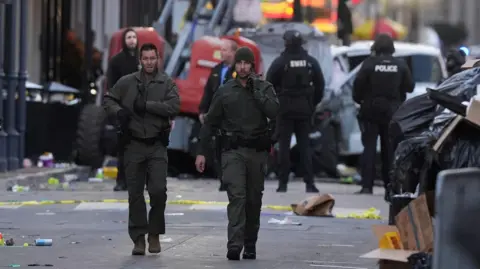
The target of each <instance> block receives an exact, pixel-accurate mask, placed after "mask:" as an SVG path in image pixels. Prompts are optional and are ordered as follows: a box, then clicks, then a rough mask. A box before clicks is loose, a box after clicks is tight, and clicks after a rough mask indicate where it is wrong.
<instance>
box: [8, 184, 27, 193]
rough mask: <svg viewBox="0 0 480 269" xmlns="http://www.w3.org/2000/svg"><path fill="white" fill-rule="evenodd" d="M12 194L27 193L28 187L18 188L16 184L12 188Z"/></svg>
mask: <svg viewBox="0 0 480 269" xmlns="http://www.w3.org/2000/svg"><path fill="white" fill-rule="evenodd" d="M11 191H12V192H28V191H30V187H29V186H20V185H18V184H15V185H13V186H12V189H11Z"/></svg>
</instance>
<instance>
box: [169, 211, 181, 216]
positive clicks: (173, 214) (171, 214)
mask: <svg viewBox="0 0 480 269" xmlns="http://www.w3.org/2000/svg"><path fill="white" fill-rule="evenodd" d="M183 215H185V214H184V213H181V212H180V213H165V216H183Z"/></svg>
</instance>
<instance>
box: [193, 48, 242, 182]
mask: <svg viewBox="0 0 480 269" xmlns="http://www.w3.org/2000/svg"><path fill="white" fill-rule="evenodd" d="M235 51H237V43H236V42H235V41H233V40H225V41H223V44H222V50H221V51H220V52H221V55H222V59H223V61H222V62H221V63H219V64H217V65H216V66H215V67H214V68H213V69H212V72H211V73H210V76H209V77H208V80H207V84H206V85H205V89H204V92H203V96H202V100H201V102H200V106H199V111H200V115H199V119H200V122H201V123H202V124H203V122H204V117H205V114H206V113H207V111H208V109H209V108H210V104H211V102H212V98H213V94H214V93H215V91H216V90H217V89H218V87H220V86H221V85H223V84H224V83H225V82H227V81H228V80H230V79H231V78H232V73H233V68H232V65H233V61H234V58H235ZM218 142H219V141H218V139H216V140H215V146H214V148H215V158H214V159H215V168H216V173H217V176H218V179H220V188H219V189H218V190H219V191H225V190H226V189H225V185H224V184H223V183H222V168H221V164H220V158H221V150H220V149H219V148H218V147H219V145H218Z"/></svg>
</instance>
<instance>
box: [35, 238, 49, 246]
mask: <svg viewBox="0 0 480 269" xmlns="http://www.w3.org/2000/svg"><path fill="white" fill-rule="evenodd" d="M51 245H53V240H52V239H36V240H35V246H38V247H48V246H51Z"/></svg>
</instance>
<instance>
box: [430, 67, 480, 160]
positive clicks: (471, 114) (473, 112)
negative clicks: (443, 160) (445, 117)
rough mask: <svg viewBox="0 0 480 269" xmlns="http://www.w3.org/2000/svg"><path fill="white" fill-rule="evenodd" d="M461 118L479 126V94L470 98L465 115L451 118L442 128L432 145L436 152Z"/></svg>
mask: <svg viewBox="0 0 480 269" xmlns="http://www.w3.org/2000/svg"><path fill="white" fill-rule="evenodd" d="M479 61H480V60H479ZM463 119H466V120H468V121H469V122H471V123H473V124H475V125H477V126H479V127H480V96H478V95H477V96H475V97H474V98H472V99H471V100H470V104H469V105H468V107H467V115H466V116H465V117H462V116H460V115H458V116H456V117H455V118H454V119H453V120H452V122H450V123H449V124H448V125H447V127H446V128H445V129H444V130H443V132H442V134H441V135H440V137H439V138H438V139H437V142H436V143H435V145H434V146H433V150H434V151H436V152H438V151H439V150H440V149H441V147H442V145H443V143H444V142H445V140H446V139H447V138H448V137H449V136H450V134H451V133H452V132H453V130H455V128H456V127H457V125H458V124H459V123H460V122H461V121H462V120H463Z"/></svg>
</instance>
